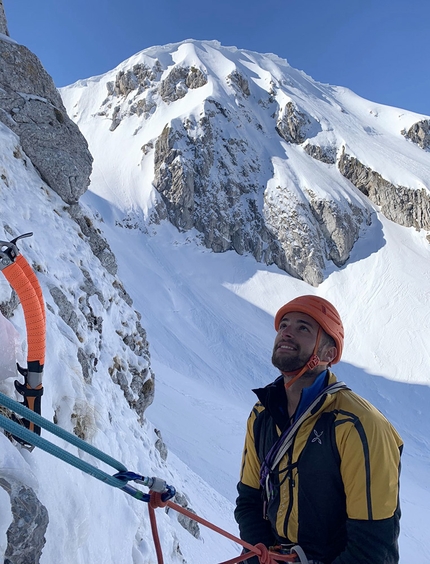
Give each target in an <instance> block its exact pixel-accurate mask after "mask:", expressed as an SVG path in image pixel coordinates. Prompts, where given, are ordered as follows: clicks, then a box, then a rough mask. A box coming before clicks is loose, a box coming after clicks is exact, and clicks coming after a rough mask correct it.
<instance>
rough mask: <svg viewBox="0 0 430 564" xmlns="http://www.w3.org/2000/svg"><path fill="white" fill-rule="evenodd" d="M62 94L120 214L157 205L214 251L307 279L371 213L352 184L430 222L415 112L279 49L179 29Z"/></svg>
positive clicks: (404, 220) (132, 218) (334, 260)
mask: <svg viewBox="0 0 430 564" xmlns="http://www.w3.org/2000/svg"><path fill="white" fill-rule="evenodd" d="M61 93H62V97H63V100H64V102H65V105H66V106H67V108H68V111H69V114H70V115H71V117H72V118H73V119H74V120H75V121H76V123H77V124H78V125H79V127H80V128H81V130H82V131H83V132H84V134H85V136H86V137H87V139H88V140H89V142H90V144H91V151H92V153H93V155H94V157H95V164H94V171H93V175H92V191H94V192H95V193H97V194H100V195H103V197H105V198H107V199H108V200H109V201H110V202H112V203H114V204H115V206H116V207H117V208H118V209H119V210H121V212H122V214H123V216H122V217H121V221H122V223H123V224H124V225H128V226H137V225H144V224H146V223H148V222H159V221H160V220H162V219H164V218H166V217H167V218H168V219H169V220H170V221H171V222H172V223H173V224H174V225H175V226H176V227H177V228H178V229H180V230H181V231H187V230H189V229H191V228H193V227H194V228H196V229H197V230H198V231H199V233H200V234H201V238H202V241H203V243H204V244H205V246H207V247H208V248H211V249H212V250H214V251H216V252H223V251H226V250H231V249H234V250H236V251H237V252H238V253H239V254H244V253H250V254H252V255H253V256H254V257H255V258H256V259H257V260H258V261H261V262H263V263H266V264H276V265H277V266H279V267H280V268H281V269H282V270H285V271H286V272H288V273H290V274H291V275H293V276H295V277H298V278H301V279H303V280H305V281H307V282H309V283H310V284H312V285H315V286H317V285H318V284H319V283H321V282H322V281H323V280H324V278H325V277H326V275H327V270H328V271H330V270H332V269H333V267H334V266H336V267H340V266H342V265H344V264H345V263H346V262H347V261H348V259H349V257H350V254H351V250H352V249H353V247H354V244H355V243H356V242H357V240H358V238H359V237H360V236H363V235H364V234H365V232H366V230H367V228H368V226H369V224H370V223H371V222H372V217H371V216H372V209H373V208H372V206H369V202H368V201H367V198H363V196H362V194H365V195H366V196H369V198H370V199H371V200H372V201H373V202H374V203H376V204H377V205H378V206H379V207H380V208H381V210H382V211H383V213H384V214H385V215H386V216H387V217H388V218H389V219H393V220H394V221H396V222H398V223H400V224H401V225H405V226H416V227H419V228H424V229H426V230H430V198H429V192H428V189H427V187H428V186H429V185H430V176H429V174H430V172H429V155H428V152H427V151H426V150H423V148H424V147H426V146H427V145H428V144H430V135H429V133H428V130H429V126H430V122H429V121H428V120H426V119H425V116H418V115H417V114H413V113H411V112H406V111H403V110H399V109H396V108H388V107H386V106H382V105H380V104H375V103H372V102H369V101H367V100H363V99H362V98H359V97H358V96H356V95H355V94H354V93H352V92H350V91H348V90H347V89H344V88H337V87H333V86H329V85H322V84H319V83H316V82H315V81H313V80H312V79H311V78H310V77H308V76H306V75H305V74H304V73H303V72H300V71H297V70H295V69H293V68H291V67H290V66H289V65H288V63H287V62H286V61H284V60H282V59H280V58H278V57H276V56H275V55H260V54H258V53H252V52H249V51H243V50H238V49H235V48H232V47H230V48H226V47H222V46H221V45H220V44H219V43H217V42H201V41H185V42H183V43H180V44H174V45H167V46H165V47H153V48H151V49H146V50H145V51H142V52H141V53H138V54H137V55H135V56H134V57H132V58H130V59H128V60H127V61H125V62H124V63H122V64H121V65H120V66H119V67H117V68H116V69H114V70H113V71H111V72H110V73H107V74H105V75H103V76H99V77H95V78H92V79H88V80H83V81H80V82H78V83H76V84H74V85H72V86H70V87H67V88H63V89H62V90H61ZM125 147H127V150H126V151H124V150H123V148H125ZM357 188H358V189H357Z"/></svg>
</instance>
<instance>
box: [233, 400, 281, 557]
mask: <svg viewBox="0 0 430 564" xmlns="http://www.w3.org/2000/svg"><path fill="white" fill-rule="evenodd" d="M256 415H257V411H256V409H255V408H254V410H253V411H252V413H251V415H250V416H249V418H248V424H247V432H246V438H245V447H244V449H243V455H242V470H241V476H240V482H239V483H238V485H237V491H238V494H239V495H238V497H237V500H236V509H235V512H234V516H235V519H236V521H237V523H238V525H239V531H240V538H241V539H242V540H244V541H246V542H248V543H250V544H252V545H256V544H258V543H260V542H261V543H263V544H265V545H266V546H267V547H269V546H271V545H273V544H275V536H274V534H273V532H272V528H271V525H270V523H269V521H268V520H267V519H265V518H264V515H263V497H262V490H261V487H260V460H259V458H258V455H257V452H256V449H255V443H254V422H255V418H256ZM246 563H247V564H258V559H257V558H256V557H254V558H251V559H248V560H247V561H246Z"/></svg>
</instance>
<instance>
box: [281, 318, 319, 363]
mask: <svg viewBox="0 0 430 564" xmlns="http://www.w3.org/2000/svg"><path fill="white" fill-rule="evenodd" d="M318 329H319V324H318V323H317V322H316V321H315V319H313V318H312V317H311V316H310V315H307V314H306V313H299V312H290V313H287V314H285V315H284V317H283V318H282V320H281V323H280V324H279V330H278V334H277V335H276V338H275V344H274V347H273V354H272V363H273V365H274V366H276V368H278V369H279V370H280V371H281V372H293V371H294V370H299V369H300V368H302V367H303V366H304V365H305V364H306V363H307V362H308V360H309V358H310V357H311V355H312V353H313V350H314V346H315V342H316V338H317V335H318Z"/></svg>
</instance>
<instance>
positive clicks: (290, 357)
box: [272, 345, 310, 372]
mask: <svg viewBox="0 0 430 564" xmlns="http://www.w3.org/2000/svg"><path fill="white" fill-rule="evenodd" d="M309 356H310V355H304V354H303V353H302V352H301V351H300V350H298V351H295V353H294V354H285V353H284V352H283V351H282V350H281V349H278V348H277V346H276V345H275V347H274V349H273V353H272V364H273V366H275V368H277V369H278V370H280V371H281V372H295V371H296V370H300V369H301V368H303V366H304V365H305V364H306V363H307V362H308V360H309Z"/></svg>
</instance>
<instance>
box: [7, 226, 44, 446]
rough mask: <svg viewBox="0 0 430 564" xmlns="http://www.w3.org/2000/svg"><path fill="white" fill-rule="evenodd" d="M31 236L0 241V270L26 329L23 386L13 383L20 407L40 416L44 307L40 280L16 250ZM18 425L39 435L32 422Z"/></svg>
mask: <svg viewBox="0 0 430 564" xmlns="http://www.w3.org/2000/svg"><path fill="white" fill-rule="evenodd" d="M32 235H33V233H25V234H24V235H20V236H19V237H16V238H15V239H13V240H12V241H0V270H1V271H2V272H3V274H4V276H5V278H6V280H7V281H8V282H9V284H10V285H11V286H12V288H13V289H14V290H15V292H16V294H17V296H18V298H19V301H20V302H21V306H22V308H23V310H24V317H25V324H26V330H27V342H28V352H27V368H22V367H21V366H18V371H19V373H20V374H21V375H22V376H24V383H23V384H22V383H21V382H19V381H18V380H16V381H15V389H16V391H17V392H18V393H19V394H21V395H22V396H23V404H24V405H25V406H26V407H28V408H30V409H31V410H32V411H34V412H35V413H38V414H40V413H41V399H42V394H43V386H42V377H43V368H44V364H45V349H46V314H45V305H44V302H43V296H42V289H41V287H40V284H39V281H38V280H37V277H36V275H35V273H34V271H33V269H32V268H31V266H30V265H29V263H28V262H27V260H26V259H25V258H24V256H23V255H22V254H21V253H20V252H19V249H18V247H17V241H18V240H19V239H24V238H26V237H31V236H32ZM20 423H21V424H23V425H25V426H26V427H28V429H30V431H33V432H35V433H37V434H39V435H40V427H38V426H37V425H34V423H33V422H31V421H29V420H27V419H23V420H21V421H20Z"/></svg>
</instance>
